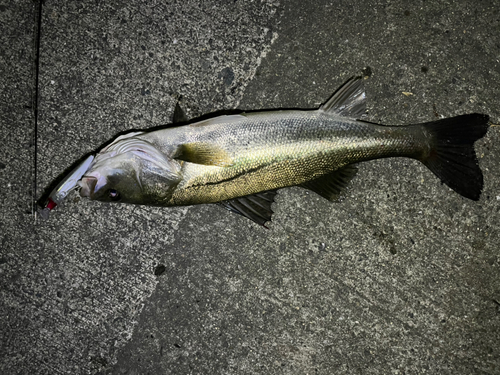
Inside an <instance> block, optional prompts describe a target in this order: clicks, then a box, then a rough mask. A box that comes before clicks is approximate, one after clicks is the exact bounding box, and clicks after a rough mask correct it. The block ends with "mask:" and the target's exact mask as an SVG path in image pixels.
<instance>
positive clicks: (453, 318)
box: [0, 0, 500, 374]
mask: <svg viewBox="0 0 500 375" xmlns="http://www.w3.org/2000/svg"><path fill="white" fill-rule="evenodd" d="M0 21H1V25H2V28H1V31H2V32H1V33H0V49H1V54H0V88H1V91H0V99H1V102H0V105H1V110H0V124H1V127H0V133H1V138H2V140H3V147H2V148H1V149H0V181H1V186H2V187H3V192H2V194H1V199H2V213H1V215H0V218H1V219H0V234H1V244H2V247H1V254H0V255H1V256H0V278H1V283H2V284H1V285H2V286H1V290H0V293H1V304H0V314H1V315H0V319H1V320H0V324H1V327H2V329H1V330H0V332H1V341H0V342H1V344H0V345H1V347H0V348H1V352H0V353H1V360H0V372H1V373H2V374H32V373H40V374H54V373H73V374H98V373H102V374H146V373H149V374H160V373H165V374H281V373H283V374H389V373H394V374H398V373H399V374H414V373H429V374H496V373H500V349H499V348H500V309H499V307H500V281H499V280H500V258H499V255H498V254H499V253H498V248H499V243H500V239H499V236H500V227H499V223H500V212H499V211H500V191H499V190H498V186H499V183H500V176H499V169H498V164H499V162H500V148H499V147H498V146H497V144H498V142H499V139H500V135H499V132H500V130H499V129H500V128H498V127H492V128H491V129H490V130H489V132H488V135H487V136H486V137H485V138H484V139H483V140H481V141H479V142H478V143H477V144H476V150H477V153H478V156H479V158H480V164H481V167H482V169H483V171H484V175H485V188H484V192H483V196H482V198H481V200H480V201H479V202H472V201H469V200H466V199H464V198H462V197H460V196H459V195H457V194H455V193H454V192H452V191H451V190H450V189H448V188H447V187H446V186H443V185H442V184H441V183H440V182H439V181H438V180H437V179H436V178H435V177H434V176H433V175H432V173H431V172H429V171H428V170H426V168H425V167H423V166H422V165H420V164H419V163H418V162H415V161H411V160H404V159H397V160H396V159H386V160H380V161H374V162H369V163H365V164H363V165H362V166H361V168H360V172H359V174H358V177H357V178H356V179H355V180H354V181H353V183H352V184H351V187H350V189H349V191H348V194H347V198H346V199H345V200H344V201H342V202H341V203H337V204H333V203H329V202H327V201H325V200H323V199H322V198H320V197H318V196H316V195H315V194H314V193H309V192H307V191H305V190H301V189H299V188H291V189H284V190H282V191H280V194H279V195H278V198H277V201H276V205H275V211H276V213H275V215H274V218H273V223H272V224H270V229H269V230H266V229H264V228H261V227H258V226H257V225H254V224H253V223H251V222H249V221H247V220H246V219H244V218H242V217H237V216H235V215H232V214H230V213H228V212H226V211H225V210H223V209H221V208H219V207H216V206H211V205H210V206H209V205H207V206H196V207H189V208H173V209H161V208H151V207H134V206H127V205H106V204H100V203H96V202H88V201H84V200H80V199H79V198H78V196H77V195H76V194H75V195H72V197H71V199H69V200H68V202H67V203H66V204H65V206H64V207H62V208H60V209H58V210H57V211H56V212H54V213H53V214H52V216H51V218H50V220H49V221H47V222H42V221H41V220H40V219H38V220H37V221H36V222H35V220H34V217H33V214H32V209H31V207H32V200H33V198H32V195H33V192H32V188H31V186H32V183H33V173H34V169H33V162H34V156H35V154H34V147H33V143H32V139H33V130H34V127H33V124H34V119H33V114H32V113H33V109H32V108H30V107H31V106H32V92H33V91H32V90H33V81H34V73H33V71H34V70H33V61H34V60H33V58H34V52H33V51H34V32H35V6H34V4H33V3H32V2H28V1H19V0H18V1H6V2H0ZM499 35H500V8H499V7H498V3H497V2H495V1H481V2H478V1H466V0H461V1H455V2H453V3H448V2H442V1H435V0H431V1H414V2H411V3H410V2H390V1H376V0H370V1H359V0H357V1H355V0H348V1H340V2H329V1H324V0H318V1H314V2H305V1H297V0H290V1H286V2H285V1H282V2H278V1H272V0H263V1H260V0H259V1H239V0H237V1H220V0H219V1H215V0H213V1H203V2H201V1H192V0H186V1H182V2H180V1H168V2H165V1H157V0H144V1H141V2H132V1H118V0H111V1H106V2H91V1H79V2H74V1H51V0H47V1H45V2H44V5H43V16H42V39H41V65H40V68H41V70H40V95H41V97H40V101H39V118H38V121H39V123H38V127H39V129H38V154H37V158H38V181H37V183H38V185H37V190H38V196H40V195H41V194H42V192H43V191H44V189H48V188H49V186H50V184H51V183H52V181H53V180H54V179H56V178H57V177H58V176H60V175H61V174H62V173H64V171H65V170H66V169H67V168H68V167H70V166H71V165H72V164H73V163H74V162H75V161H76V160H78V159H79V158H81V157H82V156H83V155H84V154H86V153H88V152H92V151H94V150H96V149H97V148H98V147H99V146H101V145H102V144H103V143H105V142H107V141H109V140H110V139H112V138H113V137H114V136H115V135H116V134H118V133H120V132H123V131H126V130H130V129H144V128H148V127H152V126H157V125H162V124H165V123H169V122H170V121H171V116H172V113H173V109H174V106H175V103H176V102H177V100H178V99H179V97H181V105H182V106H183V108H184V109H185V110H186V112H187V114H188V116H189V117H191V118H192V117H196V116H199V115H203V114H207V113H210V112H214V111H217V110H221V109H232V108H241V109H247V110H250V109H252V110H253V109H261V108H290V107H299V108H311V107H317V106H318V105H319V104H320V103H321V102H323V101H324V100H325V99H326V98H328V96H329V95H330V94H331V93H332V92H333V91H334V90H335V89H336V88H337V87H338V86H339V85H340V84H341V83H342V82H344V81H345V80H346V79H347V78H348V77H350V76H351V75H354V74H360V73H361V74H364V75H365V76H369V78H368V79H367V80H366V81H365V85H366V91H367V96H368V106H369V119H370V120H372V121H376V122H382V123H389V124H406V123H411V122H421V121H430V120H433V119H436V118H440V117H448V116H453V115H457V114H461V113H470V112H482V113H487V114H490V115H491V117H492V121H493V122H496V123H499V122H500V102H499V99H498V98H499V97H500V42H499V40H500V39H499V37H498V36H499ZM404 93H406V94H404Z"/></svg>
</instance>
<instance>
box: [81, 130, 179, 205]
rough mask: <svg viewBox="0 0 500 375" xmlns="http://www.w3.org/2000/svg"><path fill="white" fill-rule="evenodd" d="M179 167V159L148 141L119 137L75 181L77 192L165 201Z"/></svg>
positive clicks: (125, 199) (104, 197) (124, 199)
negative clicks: (77, 187)
mask: <svg viewBox="0 0 500 375" xmlns="http://www.w3.org/2000/svg"><path fill="white" fill-rule="evenodd" d="M139 134H140V133H139ZM180 170H181V166H180V164H179V162H178V161H176V160H174V159H171V158H169V157H167V156H165V155H164V154H163V153H161V152H160V151H159V150H158V149H157V148H156V147H155V146H154V145H152V144H151V143H149V142H147V141H145V140H142V139H140V138H137V136H135V137H126V139H123V137H120V138H118V139H117V140H115V141H114V142H113V143H111V144H110V145H109V146H107V147H105V148H104V149H103V150H102V151H101V152H100V153H99V154H97V155H96V157H95V159H94V162H93V163H92V165H91V166H90V168H89V170H88V171H87V172H86V173H85V174H84V176H83V177H82V179H81V180H80V181H79V183H78V184H79V186H80V188H81V189H80V195H81V196H82V197H86V198H90V199H91V200H97V201H101V202H122V203H133V204H146V205H155V206H162V205H167V202H168V201H169V200H170V198H171V197H172V194H173V191H174V190H175V187H176V186H177V184H178V183H179V181H180V180H181V176H180Z"/></svg>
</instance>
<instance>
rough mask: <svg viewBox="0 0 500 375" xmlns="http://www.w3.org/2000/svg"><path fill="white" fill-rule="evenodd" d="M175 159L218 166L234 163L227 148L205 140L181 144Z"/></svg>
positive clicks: (227, 165)
mask: <svg viewBox="0 0 500 375" xmlns="http://www.w3.org/2000/svg"><path fill="white" fill-rule="evenodd" d="M175 159H177V160H184V161H187V162H190V163H195V164H201V165H210V166H217V167H229V166H231V165H232V164H233V161H232V160H231V158H230V157H229V155H228V153H227V152H226V151H225V150H223V149H222V148H220V147H219V146H217V145H212V144H208V143H203V142H194V143H185V144H183V145H181V146H180V147H179V152H178V155H177V156H176V157H175Z"/></svg>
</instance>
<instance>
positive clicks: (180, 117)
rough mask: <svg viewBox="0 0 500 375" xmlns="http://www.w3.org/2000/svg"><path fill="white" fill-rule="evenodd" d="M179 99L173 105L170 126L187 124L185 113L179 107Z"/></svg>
mask: <svg viewBox="0 0 500 375" xmlns="http://www.w3.org/2000/svg"><path fill="white" fill-rule="evenodd" d="M180 100H181V98H179V100H178V101H177V103H176V104H175V109H174V114H173V116H172V124H177V125H178V124H182V123H185V122H188V120H189V119H188V117H187V116H186V112H184V110H183V109H182V108H181V106H180V105H179V102H180Z"/></svg>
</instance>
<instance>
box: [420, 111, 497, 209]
mask: <svg viewBox="0 0 500 375" xmlns="http://www.w3.org/2000/svg"><path fill="white" fill-rule="evenodd" d="M421 125H422V126H423V127H424V128H425V130H426V131H427V132H428V134H431V135H432V141H431V150H430V153H429V154H428V156H427V157H426V158H425V159H424V160H422V162H423V163H424V164H425V165H426V166H427V167H428V168H429V169H430V170H431V171H432V172H434V174H435V175H436V176H438V177H439V178H440V179H441V181H442V182H444V183H445V184H446V185H448V186H449V187H450V188H452V189H453V190H455V191H456V192H457V193H459V194H461V195H463V196H464V197H466V198H469V199H472V200H475V201H477V200H479V197H480V195H481V191H482V190H483V173H482V172H481V169H480V168H479V165H478V162H477V157H476V153H475V151H474V142H476V141H477V140H478V139H480V138H482V137H483V136H484V135H485V134H486V132H487V131H488V127H489V117H488V116H487V115H482V114H478V113H472V114H468V115H462V116H457V117H452V118H447V119H443V120H438V121H433V122H428V123H425V124H421Z"/></svg>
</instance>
